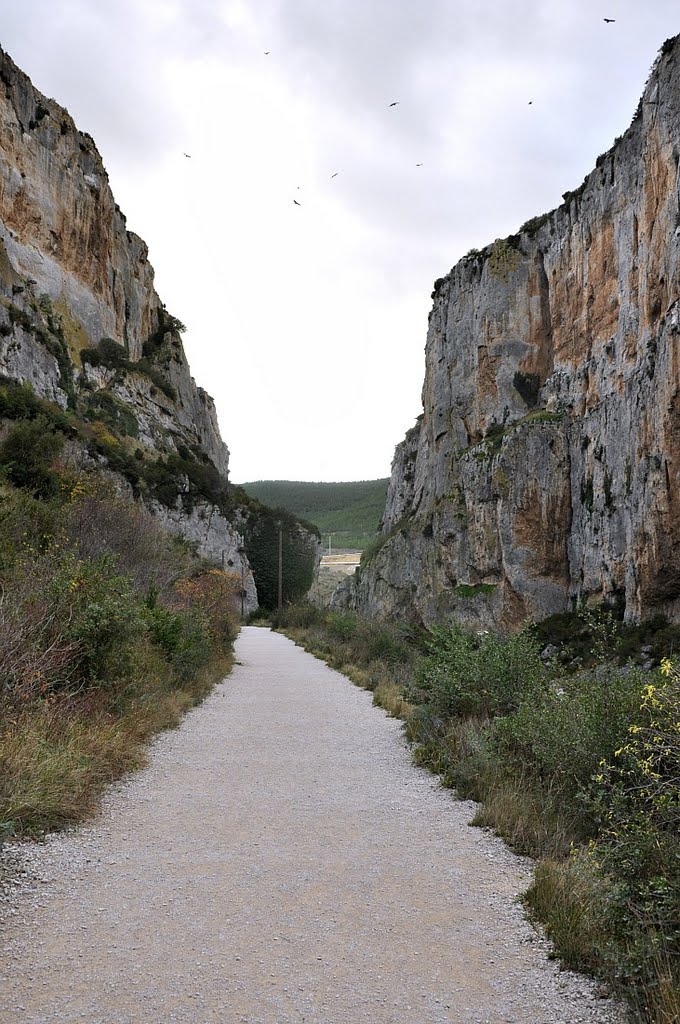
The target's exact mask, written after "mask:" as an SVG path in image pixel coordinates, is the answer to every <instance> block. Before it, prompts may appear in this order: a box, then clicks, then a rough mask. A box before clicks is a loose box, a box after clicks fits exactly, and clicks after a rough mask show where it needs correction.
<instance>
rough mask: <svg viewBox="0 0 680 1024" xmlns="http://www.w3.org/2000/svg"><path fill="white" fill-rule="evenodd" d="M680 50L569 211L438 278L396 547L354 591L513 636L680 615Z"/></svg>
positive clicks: (371, 609) (360, 577) (388, 524)
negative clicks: (531, 627) (608, 605)
mask: <svg viewBox="0 0 680 1024" xmlns="http://www.w3.org/2000/svg"><path fill="white" fill-rule="evenodd" d="M679 147H680V43H679V42H678V40H677V39H676V40H670V41H669V42H668V43H667V44H665V45H664V47H663V49H662V53H661V54H660V56H659V59H658V61H657V63H656V65H655V67H654V69H653V72H652V75H651V76H650V80H649V82H648V84H647V87H646V89H645V93H644V96H643V98H642V101H641V103H640V107H639V109H638V112H637V113H636V115H635V117H634V120H633V122H632V124H631V126H630V128H629V129H628V131H627V132H626V133H625V135H624V136H623V137H622V138H621V139H619V140H617V142H616V143H615V145H614V147H613V148H612V149H611V150H610V151H609V152H608V153H606V154H604V155H603V156H602V157H600V158H599V159H598V161H597V166H596V168H595V170H593V171H592V173H591V174H590V175H589V176H588V177H587V179H586V180H585V182H584V183H583V185H582V186H581V188H579V189H578V190H577V191H576V192H574V193H570V194H566V195H565V197H564V199H565V201H564V204H563V205H562V206H561V207H560V208H559V209H557V210H555V211H553V212H552V213H550V214H548V215H545V216H542V217H540V218H536V220H535V221H532V222H529V223H528V224H527V225H525V226H524V227H523V228H522V229H521V230H520V232H519V233H518V234H517V235H516V236H513V237H511V238H509V239H505V240H499V241H497V242H495V243H494V244H493V245H491V246H488V247H487V248H486V249H485V250H484V251H483V252H479V253H475V252H473V253H471V254H469V255H468V256H467V257H466V258H465V259H463V260H462V261H461V262H460V263H458V264H457V266H455V267H454V268H453V270H452V271H451V272H450V273H449V274H448V275H447V276H446V277H445V278H444V279H442V280H440V281H438V282H436V283H435V292H434V293H433V299H434V304H433V309H432V312H431V314H430V323H429V330H428V335H427V344H426V369H425V383H424V387H423V409H424V411H423V416H422V417H421V419H420V420H419V422H418V424H417V425H416V427H415V428H414V429H413V430H412V431H410V432H409V435H408V436H407V438H406V440H405V441H404V442H403V443H402V444H401V445H400V446H399V447H398V448H397V451H396V454H395V459H394V463H393V467H392V481H391V484H390V489H389V493H388V498H387V505H386V510H385V516H384V520H383V533H384V544H383V546H382V548H381V549H380V551H379V552H378V553H377V554H376V555H375V556H374V557H373V558H372V560H370V561H369V563H368V564H366V565H365V566H364V567H363V568H362V569H361V570H360V572H359V573H358V574H357V578H356V579H355V580H354V581H353V584H352V585H351V586H349V587H348V588H345V590H344V592H343V594H342V595H341V596H340V597H339V598H338V602H337V603H339V604H342V603H344V604H345V605H350V606H352V607H356V608H359V609H360V610H361V611H363V612H364V613H367V614H374V615H400V616H404V617H414V618H419V619H422V620H424V621H425V622H433V621H437V620H441V619H448V618H456V619H459V620H462V621H464V622H467V623H469V624H470V625H475V626H479V627H484V628H488V627H491V628H501V629H512V628H516V627H518V626H519V625H521V624H522V623H523V622H525V621H526V620H527V619H538V618H541V617H544V616H546V615H549V614H551V613H553V612H558V611H562V610H565V609H566V608H568V607H570V606H571V605H572V604H573V603H574V602H576V601H582V600H593V601H595V600H597V601H599V600H605V601H619V602H624V603H625V614H626V616H627V617H628V618H639V617H641V616H650V615H653V614H656V613H663V614H666V615H668V616H670V617H671V618H672V619H674V620H676V621H677V620H678V619H680V395H679V392H678V389H679V385H680V364H679V359H680V352H679V347H680V305H679V299H680V276H679V265H680V197H679V185H680V179H679V172H678V165H679V159H680V149H679Z"/></svg>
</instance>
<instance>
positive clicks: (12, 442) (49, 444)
mask: <svg viewBox="0 0 680 1024" xmlns="http://www.w3.org/2000/svg"><path fill="white" fill-rule="evenodd" d="M63 444H64V436H63V434H61V433H60V432H59V431H57V430H55V429H54V426H53V425H52V423H51V422H50V421H49V419H48V418H47V417H46V416H43V415H42V414H39V415H38V416H37V417H36V418H35V419H30V420H20V421H19V422H18V423H15V424H14V426H13V427H12V428H11V429H10V431H9V433H8V434H7V437H6V438H5V440H4V441H2V443H0V468H1V469H2V471H3V472H4V474H5V476H6V478H7V479H8V480H9V481H11V483H13V484H14V485H15V486H16V487H24V488H26V490H28V491H30V492H31V493H32V494H35V495H37V496H39V497H42V498H48V497H50V496H52V495H54V494H55V493H56V491H57V490H58V487H59V479H58V476H57V475H56V473H55V472H54V469H53V463H54V461H55V459H56V458H57V456H58V455H59V454H60V452H61V449H62V447H63Z"/></svg>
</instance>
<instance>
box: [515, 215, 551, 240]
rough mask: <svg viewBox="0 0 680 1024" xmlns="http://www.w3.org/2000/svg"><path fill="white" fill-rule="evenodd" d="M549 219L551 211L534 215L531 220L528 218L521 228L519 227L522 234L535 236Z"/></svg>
mask: <svg viewBox="0 0 680 1024" xmlns="http://www.w3.org/2000/svg"><path fill="white" fill-rule="evenodd" d="M549 220H550V214H549V213H542V214H540V216H538V217H532V218H531V219H530V220H527V221H525V222H524V224H522V226H521V228H520V229H519V230H520V234H525V235H529V236H531V237H533V235H535V234H536V233H537V232H538V231H540V230H541V228H542V227H543V225H544V224H547V223H548V221H549Z"/></svg>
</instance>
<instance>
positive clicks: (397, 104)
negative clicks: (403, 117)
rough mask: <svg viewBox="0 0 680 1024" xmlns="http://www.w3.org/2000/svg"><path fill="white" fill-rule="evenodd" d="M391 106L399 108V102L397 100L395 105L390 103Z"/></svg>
mask: <svg viewBox="0 0 680 1024" xmlns="http://www.w3.org/2000/svg"><path fill="white" fill-rule="evenodd" d="M390 106H391V107H398V106H399V100H395V101H394V103H390Z"/></svg>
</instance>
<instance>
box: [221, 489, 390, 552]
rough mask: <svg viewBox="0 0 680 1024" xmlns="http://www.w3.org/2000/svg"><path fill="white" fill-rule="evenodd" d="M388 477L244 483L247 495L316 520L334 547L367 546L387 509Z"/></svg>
mask: <svg viewBox="0 0 680 1024" xmlns="http://www.w3.org/2000/svg"><path fill="white" fill-rule="evenodd" d="M387 484H388V481H387V480H355V481H351V482H347V483H311V482H305V481H299V480H257V481H254V482H252V483H246V484H241V487H242V488H243V490H244V491H246V493H247V494H250V495H252V497H254V498H258V499H259V500H260V501H262V502H264V503H265V504H266V505H270V506H272V507H275V508H285V509H288V511H289V512H292V513H294V515H296V516H301V517H302V518H303V519H307V520H308V521H309V522H311V523H315V524H316V525H317V526H318V527H319V529H320V530H321V533H322V535H323V539H324V541H325V542H326V543H327V536H326V535H327V534H329V533H334V534H335V536H334V537H333V539H332V544H333V547H334V548H353V549H363V548H364V547H365V546H366V545H367V544H368V543H369V542H370V541H371V540H372V539H373V537H374V536H375V533H376V531H377V529H378V524H379V523H380V520H381V518H382V515H383V512H384V509H385V497H386V495H387Z"/></svg>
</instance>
